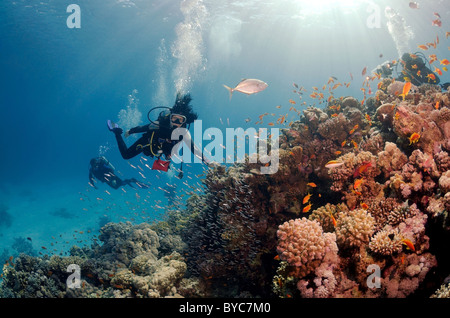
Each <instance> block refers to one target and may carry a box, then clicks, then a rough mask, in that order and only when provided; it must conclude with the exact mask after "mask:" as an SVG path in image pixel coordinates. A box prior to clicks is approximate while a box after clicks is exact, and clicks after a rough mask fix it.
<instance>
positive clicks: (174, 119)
mask: <svg viewBox="0 0 450 318" xmlns="http://www.w3.org/2000/svg"><path fill="white" fill-rule="evenodd" d="M185 122H186V116H183V115H179V114H171V115H170V125H171V126H172V127H177V128H179V127H181V126H183V124H184V123H185Z"/></svg>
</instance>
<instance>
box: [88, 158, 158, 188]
mask: <svg viewBox="0 0 450 318" xmlns="http://www.w3.org/2000/svg"><path fill="white" fill-rule="evenodd" d="M114 170H115V169H114V166H113V165H112V164H111V163H110V162H109V161H108V159H106V158H105V157H103V156H101V157H97V158H92V159H91V161H90V162H89V183H90V184H91V185H92V186H93V187H94V188H96V189H98V188H97V187H96V186H95V181H94V177H95V178H96V179H97V180H99V181H101V182H106V183H107V184H108V185H109V186H110V187H111V188H113V189H116V190H117V189H118V188H120V187H122V186H125V185H129V186H130V187H132V188H134V186H133V184H136V185H137V186H139V187H140V188H143V189H148V188H149V185H148V184H146V183H143V182H140V181H137V180H136V179H135V178H131V179H125V180H122V179H120V178H119V177H118V176H116V175H115V174H114Z"/></svg>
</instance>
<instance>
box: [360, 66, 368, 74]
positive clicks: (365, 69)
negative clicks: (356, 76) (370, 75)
mask: <svg viewBox="0 0 450 318" xmlns="http://www.w3.org/2000/svg"><path fill="white" fill-rule="evenodd" d="M366 73H367V66H366V67H364V68H363V70H362V72H361V75H362V76H364V75H366Z"/></svg>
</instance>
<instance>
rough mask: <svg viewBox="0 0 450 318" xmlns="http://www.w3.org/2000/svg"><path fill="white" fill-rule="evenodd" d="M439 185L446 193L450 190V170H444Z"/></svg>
mask: <svg viewBox="0 0 450 318" xmlns="http://www.w3.org/2000/svg"><path fill="white" fill-rule="evenodd" d="M439 187H440V188H441V191H442V192H443V193H444V194H445V193H447V192H450V170H447V171H446V172H444V173H443V174H442V176H441V177H440V178H439Z"/></svg>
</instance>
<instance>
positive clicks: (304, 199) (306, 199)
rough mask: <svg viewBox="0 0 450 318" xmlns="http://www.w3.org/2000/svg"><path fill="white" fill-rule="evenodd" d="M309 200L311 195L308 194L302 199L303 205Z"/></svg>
mask: <svg viewBox="0 0 450 318" xmlns="http://www.w3.org/2000/svg"><path fill="white" fill-rule="evenodd" d="M310 198H311V194H309V193H308V195H306V196H305V197H304V198H303V204H305V203H306V202H308V201H309V199H310Z"/></svg>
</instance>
